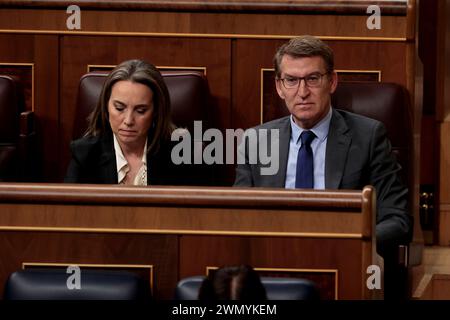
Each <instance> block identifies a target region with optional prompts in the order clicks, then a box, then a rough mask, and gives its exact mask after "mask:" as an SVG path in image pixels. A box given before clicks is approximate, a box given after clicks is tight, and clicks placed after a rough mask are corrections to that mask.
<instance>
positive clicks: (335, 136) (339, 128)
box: [325, 109, 352, 189]
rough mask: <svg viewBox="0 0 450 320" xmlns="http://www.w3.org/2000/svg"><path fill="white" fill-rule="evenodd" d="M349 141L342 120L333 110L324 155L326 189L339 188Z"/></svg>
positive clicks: (346, 128) (349, 138)
mask: <svg viewBox="0 0 450 320" xmlns="http://www.w3.org/2000/svg"><path fill="white" fill-rule="evenodd" d="M351 141H352V139H351V136H350V134H349V132H348V127H347V124H346V123H345V120H344V118H343V117H342V116H341V115H340V114H339V113H338V112H337V111H336V110H334V109H333V115H332V117H331V122H330V130H329V131H328V139H327V150H326V155H325V188H326V189H338V188H339V185H340V183H341V180H342V175H343V174H344V169H345V163H346V162H347V155H348V151H349V148H350V144H351Z"/></svg>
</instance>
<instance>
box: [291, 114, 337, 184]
mask: <svg viewBox="0 0 450 320" xmlns="http://www.w3.org/2000/svg"><path fill="white" fill-rule="evenodd" d="M331 114H332V108H330V111H329V112H328V114H327V115H326V116H325V118H323V119H322V120H320V121H319V122H318V123H317V124H316V125H315V126H314V127H313V128H311V129H310V131H312V132H313V133H314V134H315V135H316V138H314V140H313V141H312V142H311V149H312V151H313V163H314V164H313V165H314V189H325V154H326V151H327V138H328V131H329V129H330V121H331ZM303 131H305V129H302V128H300V127H299V126H298V125H297V124H296V123H295V122H294V118H293V117H292V115H291V140H290V141H289V156H288V163H287V169H286V182H285V188H286V189H295V174H296V171H297V155H298V150H299V149H300V147H301V146H302V141H301V139H300V135H301V134H302V132H303Z"/></svg>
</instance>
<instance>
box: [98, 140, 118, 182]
mask: <svg viewBox="0 0 450 320" xmlns="http://www.w3.org/2000/svg"><path fill="white" fill-rule="evenodd" d="M111 137H112V136H111ZM101 146H102V149H103V150H102V152H101V156H100V161H99V172H98V175H99V177H100V178H101V181H104V183H107V184H117V179H118V178H117V165H116V154H115V152H114V144H113V140H112V138H111V139H110V138H109V137H107V138H105V139H103V140H102V144H101Z"/></svg>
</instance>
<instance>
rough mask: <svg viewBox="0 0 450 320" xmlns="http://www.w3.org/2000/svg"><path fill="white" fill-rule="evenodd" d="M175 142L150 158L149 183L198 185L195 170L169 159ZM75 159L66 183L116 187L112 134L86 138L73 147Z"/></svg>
mask: <svg viewBox="0 0 450 320" xmlns="http://www.w3.org/2000/svg"><path fill="white" fill-rule="evenodd" d="M173 145H174V142H172V141H167V142H165V143H162V144H161V146H160V149H159V151H158V152H157V153H155V154H148V155H147V181H148V183H147V184H149V185H150V184H151V185H196V184H197V182H198V181H196V177H195V176H193V174H192V173H193V171H192V170H189V169H188V168H186V166H185V165H175V164H173V163H172V160H171V158H170V154H171V150H172V146H173ZM70 148H71V150H72V160H71V162H70V164H69V167H68V169H67V174H66V177H65V179H64V182H67V183H95V184H117V165H116V155H115V151H114V140H113V136H112V134H108V135H106V136H104V137H84V138H81V139H78V140H75V141H73V142H72V143H71V144H70Z"/></svg>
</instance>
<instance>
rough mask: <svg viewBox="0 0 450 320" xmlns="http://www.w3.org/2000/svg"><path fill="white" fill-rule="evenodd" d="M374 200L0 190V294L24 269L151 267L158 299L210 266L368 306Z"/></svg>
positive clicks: (231, 192) (227, 191)
mask: <svg viewBox="0 0 450 320" xmlns="http://www.w3.org/2000/svg"><path fill="white" fill-rule="evenodd" d="M374 206H375V198H374V193H373V190H372V189H371V188H366V189H364V190H363V191H362V192H357V191H312V190H309V191H306V190H305V191H302V190H282V189H281V190H280V189H256V188H252V189H245V188H242V189H240V188H183V187H151V188H140V187H122V186H100V185H58V184H45V185H39V184H6V183H3V184H0V257H1V266H0V287H3V286H2V285H1V284H3V283H4V282H5V281H6V278H7V276H8V275H9V274H11V273H12V272H13V271H15V270H17V269H19V268H20V267H21V265H22V264H23V263H25V262H27V263H44V264H50V265H51V264H55V263H58V264H60V263H66V264H81V265H92V264H94V265H99V264H100V265H106V267H107V265H111V264H113V265H117V264H118V265H152V266H153V280H154V284H155V285H154V288H153V289H154V294H155V297H156V298H164V299H168V298H171V297H172V294H173V290H174V288H175V285H176V282H177V281H178V280H179V279H181V278H184V277H187V276H193V275H201V274H205V271H206V268H207V267H214V266H215V267H219V266H222V265H225V264H241V263H248V264H251V265H253V266H254V267H256V268H263V269H261V273H262V274H263V275H264V274H267V273H269V274H273V273H276V274H277V275H279V276H305V277H313V278H312V279H313V280H315V281H317V282H318V284H319V287H320V288H321V292H322V294H323V296H324V297H327V298H339V299H359V298H371V297H373V295H374V294H375V293H376V292H373V291H372V292H371V291H369V290H367V289H366V286H365V281H366V277H367V275H366V273H365V271H366V268H367V266H369V265H371V264H375V263H376V254H375V242H374V225H375V222H374V220H373V219H374V215H373V210H374V208H375V207H374Z"/></svg>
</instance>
